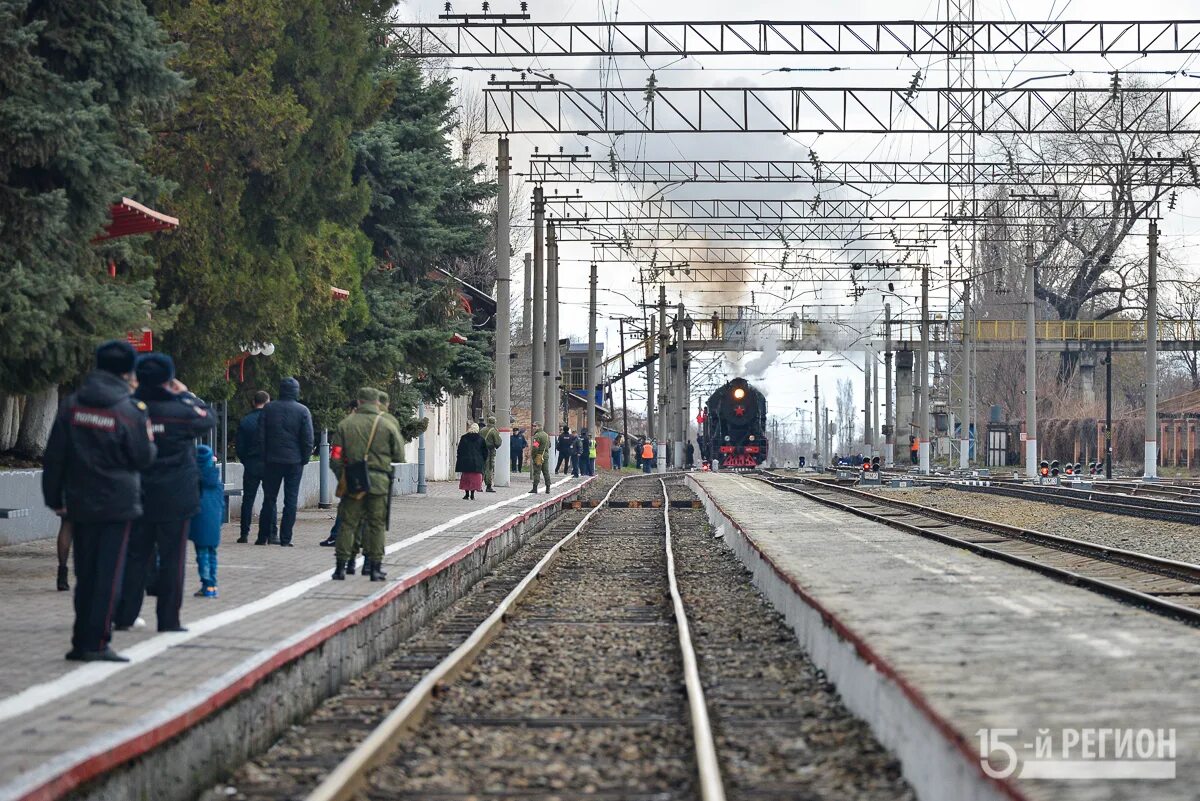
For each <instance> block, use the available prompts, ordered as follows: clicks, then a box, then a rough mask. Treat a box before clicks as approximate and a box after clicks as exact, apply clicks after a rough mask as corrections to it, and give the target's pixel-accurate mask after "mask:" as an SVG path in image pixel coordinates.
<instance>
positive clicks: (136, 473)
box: [42, 340, 156, 662]
mask: <svg viewBox="0 0 1200 801" xmlns="http://www.w3.org/2000/svg"><path fill="white" fill-rule="evenodd" d="M136 357H137V354H136V353H134V350H133V347H132V346H131V345H130V344H129V343H128V342H126V341H124V340H112V341H111V342H105V343H104V344H103V345H101V346H100V347H99V348H97V349H96V368H95V369H94V370H93V371H92V372H91V373H89V374H88V376H87V378H85V379H84V381H83V386H81V387H80V388H79V391H78V392H76V393H74V394H73V395H71V396H70V397H68V398H67V399H66V401H65V402H64V403H63V405H62V407H61V408H60V409H59V411H58V416H57V417H56V418H55V420H54V426H53V428H52V429H51V430H50V441H49V442H48V443H47V445H46V454H45V462H44V468H45V469H44V470H43V471H42V496H43V498H44V499H45V502H46V506H48V507H50V508H51V509H53V510H54V512H55V513H56V514H57V515H59V516H60V517H62V518H64V519H66V520H68V521H70V522H71V523H72V524H73V525H74V545H75V548H74V556H75V626H74V629H73V631H72V634H71V650H70V652H68V653H67V659H71V660H77V661H84V662H93V661H108V662H128V661H129V660H128V659H127V658H125V657H123V656H121V655H119V654H118V653H116V652H115V651H113V650H112V648H111V647H110V645H109V640H110V637H111V635H112V615H113V608H114V607H115V606H116V602H117V587H118V586H119V585H120V577H121V572H122V570H123V569H124V563H125V553H126V549H127V547H128V542H129V532H130V529H131V528H132V526H133V523H134V521H135V520H137V519H138V518H139V517H141V515H142V488H141V472H140V471H141V470H143V469H145V468H146V467H149V466H150V464H151V463H152V462H153V461H154V455H155V452H156V451H155V447H154V437H153V435H152V434H151V433H150V423H149V418H148V417H147V415H146V404H144V403H143V402H141V401H137V400H134V399H133V398H132V397H131V396H130V394H129V393H130V390H131V386H130V385H131V384H132V382H133V369H134V360H135V359H136Z"/></svg>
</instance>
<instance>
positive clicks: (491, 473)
mask: <svg viewBox="0 0 1200 801" xmlns="http://www.w3.org/2000/svg"><path fill="white" fill-rule="evenodd" d="M487 422H488V424H487V428H485V429H484V430H483V431H481V432H479V433H481V434H483V442H484V444H485V445H487V462H485V463H484V465H483V484H484V486H485V487H487V490H486V491H487V492H495V491H496V490H494V489H492V479H493V478H495V476H496V451H498V450H500V446H501V445H503V444H504V440H502V439H500V429H498V428H496V418H495V417H489V418H488V419H487Z"/></svg>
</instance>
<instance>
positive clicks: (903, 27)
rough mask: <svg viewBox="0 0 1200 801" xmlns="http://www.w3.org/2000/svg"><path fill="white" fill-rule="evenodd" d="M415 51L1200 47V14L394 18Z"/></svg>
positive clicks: (1081, 51) (1122, 50) (404, 48)
mask: <svg viewBox="0 0 1200 801" xmlns="http://www.w3.org/2000/svg"><path fill="white" fill-rule="evenodd" d="M392 27H393V29H394V30H395V31H396V33H397V34H399V41H400V48H401V52H402V53H404V54H406V55H409V56H421V57H424V56H441V57H448V56H457V57H464V58H481V57H486V56H502V57H510V58H511V57H528V58H533V57H537V58H540V59H544V58H551V57H555V56H584V57H595V56H686V55H692V56H715V55H728V56H745V55H760V56H762V55H787V56H794V55H820V56H830V55H846V56H861V55H900V56H917V55H931V56H945V55H957V54H973V55H983V54H989V53H993V54H1013V55H1025V54H1033V53H1045V54H1053V55H1056V56H1063V55H1085V54H1104V55H1117V54H1124V55H1142V54H1149V53H1196V52H1200V21H1194V20H1174V21H1145V20H1129V21H1116V20H1105V21H1084V20H1074V21H1062V22H1047V21H1035V22H1026V21H958V22H946V21H862V22H800V21H794V22H764V21H741V22H738V21H728V22H720V21H707V22H558V23H554V22H518V23H509V22H505V23H500V24H497V23H496V22H487V21H484V22H471V23H469V24H455V23H425V24H419V23H406V24H398V25H394V26H392Z"/></svg>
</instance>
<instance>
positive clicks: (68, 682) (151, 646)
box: [0, 478, 570, 722]
mask: <svg viewBox="0 0 1200 801" xmlns="http://www.w3.org/2000/svg"><path fill="white" fill-rule="evenodd" d="M569 480H570V479H566V478H564V479H562V480H561V481H557V482H555V483H554V484H553V485H552V486H555V487H557V486H559V485H560V484H563V483H565V482H567V481H569ZM528 494H529V493H526V494H522V495H516V496H514V497H512V498H508V499H506V500H503V501H498V502H496V503H493V504H491V505H490V506H484V507H482V508H480V509H476V510H474V511H472V512H467V513H465V514H461V515H459V516H458V517H455V518H452V519H450V520H447V521H446V522H445V523H440V524H438V525H436V526H434V527H433V528H429V529H426V530H425V531H422V532H420V533H419V534H414V535H413V536H411V537H409V538H407V539H404V540H401V541H400V542H394V543H392V544H391V545H389V546H387V548H386V549H385V550H384V552H385V553H386V554H394V553H396V552H397V551H401V550H403V549H405V548H409V547H411V546H413V545H416V544H417V543H420V542H423V541H425V540H427V539H429V538H430V537H434V536H437V535H438V534H441V533H442V532H444V531H447V530H448V529H451V528H453V527H454V526H457V525H458V524H460V523H464V522H466V521H467V520H470V519H471V518H473V517H478V516H479V515H482V514H485V513H486V512H490V511H493V510H495V509H499V508H501V507H503V506H509V505H511V504H513V503H516V502H517V501H520V500H522V499H524V498H526V497H527V495H528ZM534 497H535V498H536V497H537V496H534ZM557 497H558V496H555V499H557ZM540 502H541V501H539V503H540ZM535 505H536V504H535ZM530 508H532V507H530ZM520 514H524V510H522V511H521V512H519V513H517V514H515V515H512V516H510V517H508V518H506V519H505V520H504V521H503V522H501V523H498V524H497V525H504V524H505V523H508V522H510V521H511V520H513V519H515V518H516V517H517V516H519V515H520ZM484 533H486V532H480V534H479V536H483V534H484ZM476 539H478V537H474V538H472V540H471V541H472V542H474V541H475V540H476ZM459 547H462V546H459ZM444 556H445V555H444V554H443V555H439V556H438V557H437V558H436V559H435V560H434V561H432V562H430V563H429V564H437V563H438V561H440V560H441V559H443V558H444ZM428 566H429V565H428V564H427V565H422V566H421V567H420V568H419V569H418V571H417V572H419V571H420V570H424V569H425V568H426V567H428ZM329 575H330V571H328V570H323V571H321V572H320V573H317V574H316V575H313V576H309V577H308V578H306V579H301V580H300V581H297V582H295V583H294V584H289V585H287V586H286V587H281V588H280V589H278V590H275V591H274V592H272V593H270V594H268V595H265V596H263V597H262V598H259V599H257V600H254V601H250V602H249V603H245V604H242V605H241V606H235V607H234V608H232V609H227V610H225V611H224V612H219V613H217V614H215V615H209V616H208V617H202V618H200V619H199V620H189V621H188V624H187V626H188V630H187V631H185V632H179V633H174V634H170V633H168V634H158V635H156V636H154V637H151V638H150V639H148V640H146V641H144V642H140V643H138V644H136V645H133V646H130V647H129V648H126V649H123V650H122V654H124V655H125V656H127V657H129V661H128V662H92V663H89V664H86V665H82V666H80V667H77V668H75V669H74V670H71V671H70V672H68V673H64V674H63V675H61V676H59V677H58V678H55V679H51V680H50V681H46V682H42V683H41V684H35V685H33V686H31V687H27V688H25V689H24V690H22V691H21V692H19V693H16V694H14V695H10V696H9V697H7V698H5V699H4V700H2V701H0V722H3V721H6V720H11V719H12V718H15V717H19V716H21V715H24V714H26V713H27V712H32V711H33V710H35V709H37V708H38V707H40V706H44V705H46V704H48V703H50V702H52V701H57V700H58V699H60V698H63V697H64V696H67V695H70V694H71V693H73V692H75V691H77V690H82V689H84V688H85V687H91V686H92V685H94V684H98V683H100V682H102V681H104V680H105V679H107V678H109V677H110V676H113V675H114V674H116V673H120V672H121V671H122V670H125V669H127V668H130V667H133V666H134V665H137V664H139V663H142V662H145V661H147V660H149V659H153V658H154V657H156V656H158V655H159V654H161V653H163V652H164V651H166V650H167V649H169V648H174V647H175V646H177V645H182V644H183V643H185V642H188V641H190V640H194V639H196V638H197V637H200V636H203V635H205V634H208V633H209V632H212V631H215V630H216V629H219V628H222V627H224V626H228V625H230V624H231V623H237V622H239V621H242V620H245V619H246V618H248V617H250V616H251V615H256V614H258V613H259V612H265V611H266V610H268V609H274V608H275V607H277V606H281V605H283V604H285V603H287V602H288V601H291V600H294V599H295V598H298V597H300V596H301V595H303V594H304V593H306V592H308V591H309V590H311V589H313V588H315V587H318V586H320V585H321V584H324V583H325V582H327V581H329V580H330V579H329ZM406 575H408V574H406ZM388 583H389V584H390V583H391V582H388ZM386 586H387V585H386V584H385V585H384V587H383V588H381V590H382V589H386Z"/></svg>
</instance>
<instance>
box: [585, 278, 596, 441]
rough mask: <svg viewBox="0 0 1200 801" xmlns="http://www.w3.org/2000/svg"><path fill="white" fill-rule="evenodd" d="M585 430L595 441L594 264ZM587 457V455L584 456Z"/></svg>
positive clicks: (589, 320)
mask: <svg viewBox="0 0 1200 801" xmlns="http://www.w3.org/2000/svg"><path fill="white" fill-rule="evenodd" d="M588 291H589V294H588V352H587V429H588V435H589V436H591V437H592V441H593V442H595V440H596V262H592V270H591V275H590V276H589V279H588ZM584 457H585V458H586V457H587V454H584Z"/></svg>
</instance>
